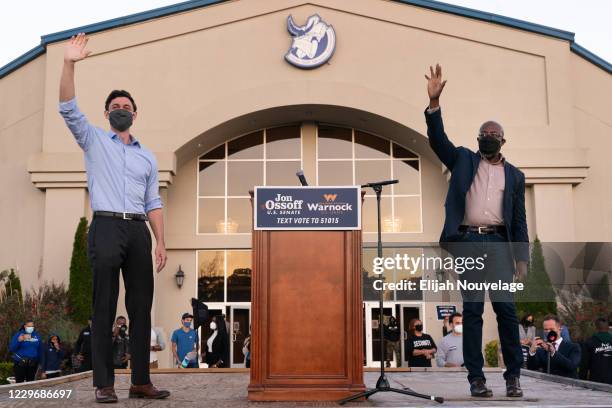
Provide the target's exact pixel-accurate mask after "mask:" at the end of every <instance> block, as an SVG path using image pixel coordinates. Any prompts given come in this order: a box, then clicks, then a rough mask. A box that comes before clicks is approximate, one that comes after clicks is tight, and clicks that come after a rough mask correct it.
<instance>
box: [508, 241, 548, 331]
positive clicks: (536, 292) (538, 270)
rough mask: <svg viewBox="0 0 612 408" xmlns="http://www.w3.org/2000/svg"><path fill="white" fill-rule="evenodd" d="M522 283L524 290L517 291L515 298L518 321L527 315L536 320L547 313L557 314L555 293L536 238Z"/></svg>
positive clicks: (540, 243)
mask: <svg viewBox="0 0 612 408" xmlns="http://www.w3.org/2000/svg"><path fill="white" fill-rule="evenodd" d="M524 283H525V289H524V290H522V291H517V293H516V297H515V300H516V312H517V315H518V316H519V319H520V318H522V317H523V316H525V315H527V314H532V315H533V316H534V317H535V318H536V319H539V318H541V317H543V316H544V315H547V314H549V313H553V314H557V300H556V293H555V289H554V288H553V287H552V284H551V282H550V278H549V276H548V272H547V271H546V260H545V259H544V254H543V252H542V242H540V240H539V239H538V238H536V239H535V241H533V249H532V251H531V256H530V262H529V270H528V271H527V276H526V277H525V281H524Z"/></svg>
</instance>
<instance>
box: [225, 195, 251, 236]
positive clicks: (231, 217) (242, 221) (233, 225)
mask: <svg viewBox="0 0 612 408" xmlns="http://www.w3.org/2000/svg"><path fill="white" fill-rule="evenodd" d="M251 212H252V207H251V199H250V198H228V199H227V226H226V228H227V229H228V232H251V230H252V223H253V220H252V218H253V216H252V214H251Z"/></svg>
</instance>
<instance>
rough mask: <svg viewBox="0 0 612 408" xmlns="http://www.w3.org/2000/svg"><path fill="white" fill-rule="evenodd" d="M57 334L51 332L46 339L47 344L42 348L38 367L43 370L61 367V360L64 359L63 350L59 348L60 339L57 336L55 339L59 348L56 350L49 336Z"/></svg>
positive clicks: (53, 369) (54, 369)
mask: <svg viewBox="0 0 612 408" xmlns="http://www.w3.org/2000/svg"><path fill="white" fill-rule="evenodd" d="M53 336H57V335H56V334H52V335H50V336H49V338H48V339H47V345H46V346H45V348H44V351H43V353H42V359H41V361H40V368H41V369H42V371H43V372H45V371H56V370H60V369H61V365H62V360H64V350H62V348H61V344H62V343H61V339H60V337H59V336H57V340H58V341H59V343H60V349H59V350H57V349H56V348H55V347H53V344H51V337H53Z"/></svg>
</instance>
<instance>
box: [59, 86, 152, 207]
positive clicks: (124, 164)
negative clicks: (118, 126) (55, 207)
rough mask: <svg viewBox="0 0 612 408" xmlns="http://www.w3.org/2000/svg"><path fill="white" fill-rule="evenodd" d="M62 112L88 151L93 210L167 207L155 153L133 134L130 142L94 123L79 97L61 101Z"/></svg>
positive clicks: (86, 153)
mask: <svg viewBox="0 0 612 408" xmlns="http://www.w3.org/2000/svg"><path fill="white" fill-rule="evenodd" d="M59 112H60V114H61V115H62V117H63V118H64V121H66V125H67V126H68V128H69V129H70V131H71V132H72V134H73V135H74V138H75V139H76V142H77V143H78V145H79V146H80V147H81V149H83V151H84V152H85V168H86V169H87V187H88V189H89V198H90V201H91V209H92V210H93V211H114V212H121V213H123V212H126V213H137V214H147V213H148V212H149V211H151V210H154V209H156V208H162V207H163V204H162V202H161V199H160V197H159V181H158V175H157V161H156V160H155V156H154V155H153V153H151V152H150V151H149V150H147V149H145V148H144V147H142V146H141V145H140V143H139V142H138V140H136V139H135V138H134V137H133V136H130V139H131V140H130V143H129V144H127V145H126V144H124V143H123V142H122V141H121V138H119V136H117V134H116V133H114V132H112V131H106V130H104V129H100V128H98V127H95V126H93V125H91V124H90V123H89V122H88V121H87V118H86V117H85V115H84V114H83V113H82V112H81V111H80V110H79V108H78V106H77V103H76V98H73V99H71V100H69V101H66V102H60V104H59Z"/></svg>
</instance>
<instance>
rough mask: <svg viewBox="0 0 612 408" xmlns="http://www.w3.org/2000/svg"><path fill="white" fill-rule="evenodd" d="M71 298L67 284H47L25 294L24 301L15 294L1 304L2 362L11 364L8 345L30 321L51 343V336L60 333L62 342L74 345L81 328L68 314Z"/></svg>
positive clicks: (0, 355) (0, 343)
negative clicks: (26, 320)
mask: <svg viewBox="0 0 612 408" xmlns="http://www.w3.org/2000/svg"><path fill="white" fill-rule="evenodd" d="M68 311H69V309H68V296H67V292H66V288H65V286H64V285H63V284H60V285H57V284H54V283H52V284H48V283H43V284H42V285H41V286H40V287H39V288H38V289H33V290H31V291H29V292H27V293H26V294H25V297H24V300H23V302H21V300H20V296H17V294H16V293H13V294H12V295H11V296H7V297H5V298H4V299H3V300H2V301H0V361H9V360H10V353H9V350H8V345H9V342H10V340H11V338H12V337H13V335H14V334H15V333H16V332H17V330H18V329H19V327H20V326H21V325H22V324H23V323H24V321H25V319H26V318H31V319H32V320H34V325H35V327H36V331H37V332H38V333H39V334H40V335H41V336H42V339H43V341H45V342H46V341H47V336H48V335H49V334H50V333H57V334H58V335H59V336H60V337H61V338H62V342H68V343H73V342H74V341H75V340H76V338H77V337H78V334H79V329H80V327H79V325H77V324H76V323H74V322H72V321H71V319H70V316H69V314H68Z"/></svg>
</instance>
